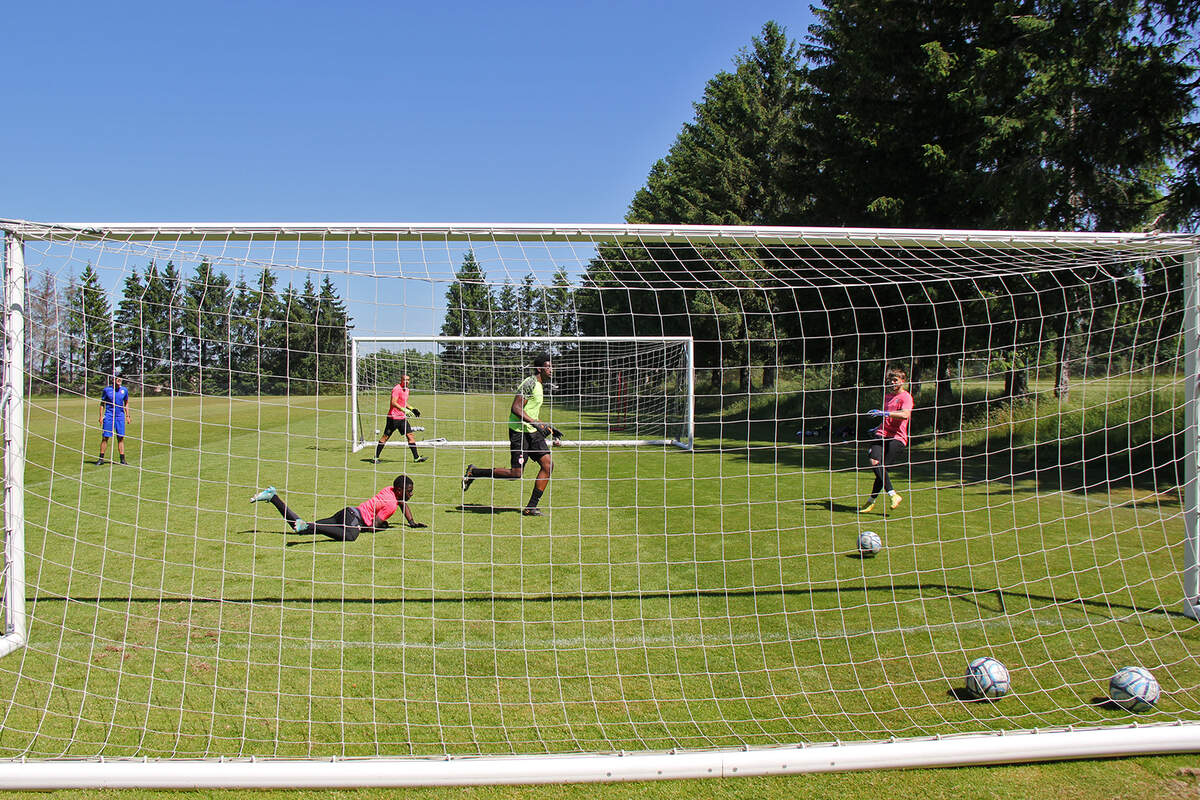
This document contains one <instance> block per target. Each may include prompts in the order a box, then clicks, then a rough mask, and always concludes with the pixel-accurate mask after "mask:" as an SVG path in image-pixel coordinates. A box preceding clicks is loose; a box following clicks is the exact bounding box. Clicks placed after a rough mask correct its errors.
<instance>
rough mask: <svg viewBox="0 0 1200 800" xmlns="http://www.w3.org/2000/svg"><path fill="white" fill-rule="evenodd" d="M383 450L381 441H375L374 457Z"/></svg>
mask: <svg viewBox="0 0 1200 800" xmlns="http://www.w3.org/2000/svg"><path fill="white" fill-rule="evenodd" d="M382 452H383V442H376V443H375V458H379V454H380V453H382Z"/></svg>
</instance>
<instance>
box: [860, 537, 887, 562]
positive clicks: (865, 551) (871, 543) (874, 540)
mask: <svg viewBox="0 0 1200 800" xmlns="http://www.w3.org/2000/svg"><path fill="white" fill-rule="evenodd" d="M882 549H883V540H882V539H880V538H879V534H878V533H876V532H875V531H863V532H862V533H860V534H859V535H858V552H859V554H861V555H862V556H863V558H869V557H871V556H874V555H877V554H878V553H879V551H880V550H882Z"/></svg>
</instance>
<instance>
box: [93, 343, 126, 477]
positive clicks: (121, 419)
mask: <svg viewBox="0 0 1200 800" xmlns="http://www.w3.org/2000/svg"><path fill="white" fill-rule="evenodd" d="M129 413H130V412H129V390H128V389H126V388H125V387H124V386H122V385H121V369H120V368H119V367H118V368H117V369H115V370H113V380H112V386H105V387H104V391H102V392H101V393H100V437H101V438H100V458H98V459H96V466H99V465H101V464H103V463H104V454H105V453H106V452H108V440H109V439H111V438H112V436H113V434H116V436H117V454H118V455H120V457H121V463H122V464H124V463H125V422H126V421H127V420H128V419H130V416H129Z"/></svg>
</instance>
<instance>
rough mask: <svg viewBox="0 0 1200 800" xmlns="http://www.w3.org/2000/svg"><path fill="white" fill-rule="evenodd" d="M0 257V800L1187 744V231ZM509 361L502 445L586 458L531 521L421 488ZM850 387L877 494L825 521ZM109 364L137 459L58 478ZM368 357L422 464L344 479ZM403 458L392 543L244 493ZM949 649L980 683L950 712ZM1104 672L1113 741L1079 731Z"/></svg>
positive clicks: (493, 231)
mask: <svg viewBox="0 0 1200 800" xmlns="http://www.w3.org/2000/svg"><path fill="white" fill-rule="evenodd" d="M0 228H2V229H3V231H4V239H5V250H4V252H5V263H4V267H5V270H4V279H5V309H6V311H5V316H4V335H5V351H4V364H3V374H4V387H3V395H2V401H0V405H2V407H3V423H4V446H5V452H4V470H5V473H4V474H5V494H4V518H5V567H4V572H3V604H4V615H5V630H4V634H5V635H4V637H3V639H2V640H0V654H4V657H3V658H0V696H2V697H3V704H2V706H0V759H3V760H2V761H0V782H3V783H4V785H6V786H10V787H13V788H16V787H40V788H56V787H64V786H87V785H107V786H116V785H143V786H146V785H149V786H184V785H186V786H219V785H238V786H246V785H275V786H278V785H285V784H287V785H300V786H350V785H366V784H388V785H396V784H402V783H454V782H459V783H475V782H480V781H489V780H490V781H496V782H507V781H561V780H620V779H642V778H661V777H683V776H711V775H752V774H768V773H788V772H803V771H812V770H828V769H861V768H868V767H877V766H913V765H947V764H958V763H989V762H998V761H1030V760H1037V759H1048V758H1065V757H1081V756H1096V755H1114V754H1124V753H1138V752H1169V751H1181V750H1197V749H1200V664H1198V663H1197V658H1196V653H1197V652H1198V646H1200V630H1198V629H1197V626H1196V621H1195V619H1196V617H1197V607H1198V604H1200V568H1198V562H1197V542H1198V538H1197V508H1198V496H1197V491H1196V489H1197V483H1196V474H1197V469H1196V455H1197V452H1196V451H1197V426H1196V414H1195V410H1196V397H1197V378H1198V376H1200V368H1198V364H1197V358H1196V355H1197V351H1198V347H1200V336H1198V334H1197V307H1198V305H1200V296H1198V295H1197V292H1196V288H1197V280H1198V277H1197V258H1198V254H1200V241H1198V240H1197V238H1196V237H1191V236H1175V235H1162V234H1158V235H1148V234H1092V233H1073V234H1068V233H1000V232H986V231H888V230H873V231H867V230H838V229H789V228H769V229H768V228H727V227H668V226H621V225H614V226H578V225H572V226H557V227H556V226H539V225H524V226H489V225H454V226H432V225H430V226H421V225H403V226H395V225H288V226H279V225H250V224H247V225H192V224H188V225H60V224H42V223H33V222H22V221H12V220H10V221H0ZM534 348H536V349H539V350H540V349H546V350H549V351H551V352H552V354H553V357H554V359H555V365H556V376H555V381H554V383H556V384H557V385H556V386H553V387H551V391H549V392H547V394H546V404H545V406H544V407H543V411H542V418H543V419H547V420H550V421H552V422H553V424H554V425H555V426H556V427H559V428H560V429H562V430H563V431H564V432H566V433H568V439H571V438H573V439H574V441H576V442H578V443H581V444H589V445H591V446H586V447H577V448H558V449H555V450H554V451H553V459H554V466H553V472H552V477H551V480H550V484H549V488H548V489H547V491H546V493H545V496H544V498H543V500H542V508H543V509H545V510H546V512H547V514H546V516H544V517H539V518H529V517H524V516H522V515H521V514H520V509H521V506H522V503H523V502H524V498H525V497H526V495H528V493H529V489H530V486H531V483H532V479H533V476H532V474H530V473H527V474H526V476H525V478H524V480H523V481H501V480H484V481H476V483H475V485H473V486H472V487H471V488H470V489H469V491H466V492H464V489H463V486H462V483H463V480H462V479H463V473H464V469H465V468H466V466H467V464H475V465H493V464H494V465H501V466H507V464H508V460H509V453H508V448H507V444H506V441H505V440H506V433H505V428H506V424H507V422H506V421H507V414H508V408H509V406H510V404H511V402H512V397H513V394H514V392H515V390H516V383H517V382H518V381H519V379H520V378H521V377H522V376H523V375H525V374H528V371H527V370H523V369H522V367H523V366H524V365H525V364H526V357H527V355H529V351H530V350H532V349H534ZM889 365H890V366H898V367H901V368H903V369H904V370H906V371H907V373H908V375H909V378H910V381H911V391H912V393H913V395H914V397H915V410H914V414H913V418H912V428H911V434H912V439H911V442H910V446H909V448H908V457H907V459H906V460H905V461H904V463H903V464H901V465H898V466H896V467H895V468H894V469H893V470H892V477H893V480H894V481H895V482H896V484H897V486H898V490H899V491H900V492H901V493H902V495H903V503H902V504H901V505H900V506H899V507H898V508H896V509H895V510H892V509H888V510H887V511H886V512H881V511H875V512H872V513H870V514H864V513H861V511H860V509H861V507H862V506H863V502H864V500H865V499H866V494H867V493H868V491H869V489H870V486H871V480H872V475H871V474H870V472H869V471H867V470H866V469H865V466H866V463H865V453H864V447H865V444H864V442H865V440H866V438H867V437H868V433H867V430H868V429H869V428H870V427H871V426H872V425H873V424H874V423H873V422H872V421H871V418H870V417H868V416H867V414H866V412H867V411H868V410H869V409H872V408H877V407H879V406H880V404H881V403H882V400H883V388H884V387H883V374H884V370H885V369H886V368H887V367H888V366H889ZM116 367H120V368H121V369H122V370H123V375H124V379H125V381H126V384H127V385H129V386H130V387H131V389H132V394H133V400H132V403H131V406H132V409H133V417H132V419H131V420H130V425H129V430H128V435H127V437H126V445H127V451H128V455H129V461H130V464H129V465H128V466H121V465H112V464H105V465H103V466H98V465H96V464H95V463H94V461H95V456H96V453H97V448H98V445H99V438H100V431H99V428H98V425H97V422H98V415H99V403H98V397H99V393H100V390H101V389H102V388H103V386H104V385H105V384H106V382H107V381H108V380H109V379H110V376H111V375H112V372H113V370H114V368H116ZM405 372H407V374H409V375H410V376H411V377H412V378H413V384H414V385H413V387H412V391H413V395H412V400H411V401H412V403H413V404H415V405H417V406H418V407H420V408H421V410H422V416H421V418H420V420H419V423H420V425H421V426H422V427H424V428H425V430H423V431H421V432H420V437H419V446H420V447H422V448H426V449H423V450H422V453H423V454H427V455H428V460H427V461H425V462H421V463H414V462H413V461H412V459H411V457H410V456H409V455H408V454H407V452H406V450H405V449H403V448H389V449H388V450H387V451H386V452H385V453H384V457H383V458H382V461H381V463H378V464H376V463H373V459H370V458H368V457H367V456H369V455H371V453H363V452H362V451H361V450H359V449H358V448H359V447H361V446H362V445H364V444H366V443H369V442H371V441H373V440H374V439H375V438H377V437H376V436H375V434H374V431H375V429H376V428H377V427H379V426H380V425H379V423H380V422H381V421H382V418H383V414H384V412H385V408H386V407H385V406H384V405H383V403H384V402H385V401H384V399H383V398H384V397H385V394H386V392H387V391H388V390H389V389H390V388H391V384H392V383H393V382H394V381H395V380H396V378H397V376H398V374H404V373H405ZM400 438H401V437H398V436H394V437H393V439H394V440H398V439H400ZM437 439H444V440H445V444H444V446H433V447H430V446H429V445H431V444H434V441H433V440H437ZM649 442H660V443H659V444H648V443H649ZM661 442H677V443H679V444H681V445H690V447H686V446H685V447H673V446H663V445H662V444H661ZM451 443H453V444H452V445H451ZM631 445H632V446H631ZM398 473H405V474H407V475H408V476H410V477H411V478H413V481H414V484H415V494H414V497H413V500H412V507H413V512H414V514H415V516H416V518H417V519H418V520H420V521H422V522H426V523H428V524H429V527H428V528H424V529H406V528H404V527H401V526H400V525H399V524H396V525H393V526H392V527H391V528H390V529H388V530H381V531H377V532H374V533H367V534H364V535H363V536H361V537H360V538H359V539H358V540H357V541H355V542H353V543H349V544H343V543H340V542H333V541H328V540H322V539H320V538H318V537H314V536H311V535H306V534H296V533H294V532H292V531H290V530H289V529H288V528H287V527H286V526H285V525H284V524H283V521H282V519H280V517H279V515H278V514H276V513H275V512H274V510H273V509H272V508H270V507H269V505H268V504H265V503H260V504H250V503H249V502H248V500H249V498H250V497H251V495H252V494H254V493H255V492H257V491H258V490H259V489H261V488H263V487H265V486H274V487H276V488H277V489H278V491H279V493H280V494H281V495H282V496H284V497H285V498H286V500H287V502H288V504H289V505H290V506H291V507H292V508H293V509H295V510H297V511H298V512H300V513H302V515H308V514H327V513H331V512H333V511H336V510H337V509H339V508H341V507H343V506H345V505H348V504H357V503H358V502H360V501H362V500H364V499H366V498H368V497H370V496H371V495H373V494H374V493H375V492H376V491H378V490H379V489H380V488H382V487H384V486H388V485H391V483H392V480H393V479H394V478H395V476H396V475H397V474H398ZM531 473H532V470H531ZM393 521H394V522H397V523H398V522H399V518H398V517H397V518H395V519H394V520H393ZM867 532H871V533H873V534H875V536H874V537H871V536H866V535H865V534H866V533H867ZM860 539H861V540H862V541H864V542H867V543H869V544H870V547H869V548H868V549H867V551H865V552H864V551H860V549H859V544H858V543H859V541H860ZM876 546H877V547H878V554H877V555H870V550H873V549H875V548H876ZM984 657H987V658H990V659H994V660H996V661H998V662H999V663H1000V665H1002V666H1003V667H1004V668H1006V670H1004V671H1001V670H1000V669H999V667H997V666H995V665H993V664H992V662H991V661H986V660H985V661H982V662H981V661H980V659H981V658H984ZM972 662H975V663H976V664H981V663H982V664H985V665H986V669H983V668H981V671H980V672H979V673H978V675H976V676H975V677H974V678H973V680H975V681H976V683H977V685H978V681H986V682H988V686H987V687H986V688H987V691H992V692H993V693H999V691H1000V688H1002V684H1003V681H1002V680H1001V679H1002V678H1003V677H1005V676H1007V679H1008V683H1007V684H1006V685H1008V686H1009V687H1010V688H1009V691H1008V693H1007V695H1005V696H1003V697H1001V698H1000V699H998V700H994V701H979V702H976V701H973V700H972V698H971V697H970V695H969V694H968V693H967V691H966V688H965V684H964V676H965V673H966V671H967V666H968V664H970V663H972ZM1125 666H1135V667H1140V668H1143V669H1145V670H1148V671H1149V673H1150V674H1151V675H1152V676H1153V677H1154V678H1155V679H1156V680H1157V682H1158V684H1159V685H1160V687H1161V690H1162V695H1161V698H1160V699H1159V700H1158V701H1157V703H1156V704H1155V705H1153V706H1151V707H1150V708H1149V710H1147V711H1143V712H1141V713H1134V712H1131V711H1128V710H1126V709H1125V708H1123V707H1121V706H1119V705H1116V704H1115V703H1113V702H1112V701H1111V700H1110V699H1109V698H1108V682H1109V678H1110V676H1112V675H1113V674H1114V673H1116V672H1117V671H1118V669H1120V668H1122V667H1125ZM1123 674H1126V675H1131V674H1132V675H1137V676H1141V675H1142V673H1141V672H1136V671H1133V672H1129V671H1127V672H1126V673H1123ZM1139 680H1142V678H1140V677H1139ZM1130 685H1132V684H1130ZM998 687H999V688H998ZM981 688H982V687H981ZM1127 688H1128V687H1127ZM1001 734H1003V735H1001ZM180 759H186V760H187V761H188V768H187V769H186V770H180V769H179V767H178V761H179V760H180Z"/></svg>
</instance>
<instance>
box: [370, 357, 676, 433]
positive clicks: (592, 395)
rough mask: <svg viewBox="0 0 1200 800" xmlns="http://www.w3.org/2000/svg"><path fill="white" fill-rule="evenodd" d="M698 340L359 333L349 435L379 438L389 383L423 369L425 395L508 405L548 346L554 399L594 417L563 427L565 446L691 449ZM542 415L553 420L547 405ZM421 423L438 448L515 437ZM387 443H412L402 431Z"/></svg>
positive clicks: (417, 389)
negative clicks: (458, 432) (444, 432)
mask: <svg viewBox="0 0 1200 800" xmlns="http://www.w3.org/2000/svg"><path fill="white" fill-rule="evenodd" d="M692 349H693V344H692V339H691V337H690V336H611V337H610V336H546V337H535V336H516V337H508V338H494V337H487V336H424V337H422V336H383V337H380V336H370V337H364V336H355V337H353V338H352V339H351V348H350V375H351V378H350V404H351V417H350V420H351V434H350V438H351V441H352V442H353V443H354V450H355V452H357V451H358V450H361V449H363V448H364V447H369V446H371V445H373V444H374V443H375V442H376V441H377V440H378V438H379V435H380V429H379V425H381V424H382V423H383V420H384V418H385V417H386V414H387V411H388V406H389V399H390V395H389V392H391V390H392V387H393V386H394V385H395V384H397V383H399V381H400V376H401V375H404V374H408V373H414V374H417V376H418V379H417V381H416V383H415V384H414V386H413V392H414V394H413V397H414V398H415V397H420V396H421V395H422V394H424V396H425V398H427V399H425V400H422V401H421V402H422V403H425V402H428V401H429V400H432V399H433V398H436V397H437V396H438V395H441V394H452V395H463V394H486V395H497V396H498V398H499V400H500V401H501V403H502V405H503V404H506V403H510V402H511V401H512V395H513V392H514V391H515V389H516V387H517V384H519V383H520V381H521V380H522V379H523V378H525V377H527V376H528V375H529V374H530V369H529V366H528V365H529V360H530V359H531V358H532V357H533V356H534V355H536V354H537V353H545V354H546V355H549V356H551V358H552V362H553V366H554V380H553V382H552V385H551V386H549V387H546V388H547V398H548V400H549V402H548V403H547V405H546V407H545V408H546V409H547V411H548V410H549V409H550V408H551V407H552V406H555V405H558V406H563V407H569V408H571V409H573V410H575V411H577V412H579V413H580V414H582V415H586V419H587V421H586V422H584V421H580V420H579V419H576V420H575V421H574V422H573V424H572V425H570V426H566V427H565V428H560V429H559V430H560V431H561V432H562V433H563V434H564V436H563V438H562V440H561V444H562V445H563V446H569V447H648V446H655V445H674V446H676V447H680V448H682V449H685V450H687V449H690V448H691V446H692V442H693V440H694V438H695V430H696V426H695V407H696V381H695V370H694V369H693V367H692V363H693V360H692V359H693V357H692ZM421 379H423V381H422V380H421ZM422 383H423V384H424V385H421V384H422ZM431 395H432V396H431ZM416 404H417V403H416V400H414V401H413V405H416ZM428 408H429V407H428V406H427V409H428ZM502 410H503V409H501V411H502ZM497 417H498V420H497V421H498V423H499V425H498V426H497V427H498V428H499V427H505V426H504V425H503V423H504V421H505V418H504V416H503V414H502V413H501V414H498V415H497ZM434 418H436V414H435V415H434ZM541 419H542V421H544V422H547V423H551V424H553V422H554V419H553V417H552V416H551V415H548V414H546V413H543V414H542V416H541ZM372 423H374V425H372ZM421 427H425V428H426V431H425V433H426V435H425V436H424V437H423V438H422V439H421V444H422V445H427V446H431V447H487V446H494V447H501V446H503V447H507V446H508V439H507V438H505V439H483V440H479V439H451V438H447V437H445V436H436V435H430V433H429V431H428V428H427V426H421ZM372 432H373V433H372ZM647 433H652V434H657V435H656V436H651V437H647V436H646V435H645V434H647ZM387 444H389V445H395V446H401V445H403V444H404V442H403V440H402V439H401V438H400V437H397V438H396V439H395V440H389V441H388V442H387Z"/></svg>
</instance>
